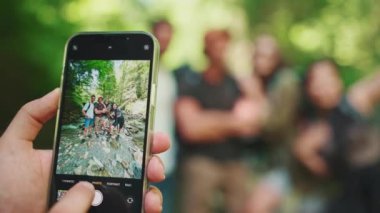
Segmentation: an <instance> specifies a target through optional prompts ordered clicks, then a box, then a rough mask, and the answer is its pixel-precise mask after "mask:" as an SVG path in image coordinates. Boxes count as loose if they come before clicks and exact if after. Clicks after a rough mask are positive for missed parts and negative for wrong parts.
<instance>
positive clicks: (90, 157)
mask: <svg viewBox="0 0 380 213" xmlns="http://www.w3.org/2000/svg"><path fill="white" fill-rule="evenodd" d="M149 66H150V61H149V60H71V61H69V63H68V65H67V67H66V75H65V84H64V87H65V89H64V90H65V92H64V97H63V105H62V108H61V110H62V112H61V123H60V125H61V128H60V135H59V137H58V140H59V149H58V159H57V169H56V173H57V174H65V175H85V176H97V177H115V178H132V179H141V177H142V163H143V149H144V141H145V120H146V108H147V100H148V81H149Z"/></svg>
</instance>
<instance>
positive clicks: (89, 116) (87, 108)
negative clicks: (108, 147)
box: [82, 95, 95, 140]
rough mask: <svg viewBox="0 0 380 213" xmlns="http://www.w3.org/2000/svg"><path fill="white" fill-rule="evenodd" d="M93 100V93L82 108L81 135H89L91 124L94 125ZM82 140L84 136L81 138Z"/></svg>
mask: <svg viewBox="0 0 380 213" xmlns="http://www.w3.org/2000/svg"><path fill="white" fill-rule="evenodd" d="M94 101H95V95H91V99H90V101H89V102H87V103H86V104H85V105H84V106H83V108H82V114H83V116H84V117H85V118H84V129H83V136H84V137H87V136H89V137H90V136H91V131H92V126H93V125H94V108H95V106H94ZM82 139H83V140H84V138H82Z"/></svg>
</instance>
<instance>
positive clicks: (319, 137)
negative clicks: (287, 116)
mask: <svg viewBox="0 0 380 213" xmlns="http://www.w3.org/2000/svg"><path fill="white" fill-rule="evenodd" d="M330 131H331V130H330V128H329V126H328V124H327V123H324V122H318V123H316V124H312V125H309V126H307V127H304V128H301V130H300V132H299V134H298V135H297V137H296V139H295V143H294V144H293V147H292V149H293V154H294V156H295V157H296V158H297V159H298V160H299V161H300V162H301V164H303V165H304V166H305V167H306V168H307V169H308V170H309V171H311V172H312V173H313V174H315V175H318V176H320V177H325V176H327V175H328V174H329V171H328V167H327V164H326V162H325V160H324V159H323V157H322V156H321V154H320V153H321V150H322V149H323V148H324V147H325V146H326V144H327V142H328V140H329V137H330V136H331V132H330Z"/></svg>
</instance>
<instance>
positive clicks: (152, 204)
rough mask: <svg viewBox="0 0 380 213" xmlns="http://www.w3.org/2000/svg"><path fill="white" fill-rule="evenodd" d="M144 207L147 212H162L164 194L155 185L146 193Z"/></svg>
mask: <svg viewBox="0 0 380 213" xmlns="http://www.w3.org/2000/svg"><path fill="white" fill-rule="evenodd" d="M144 209H145V212H146V213H157V212H162V194H161V192H160V190H158V189H157V188H156V187H154V186H151V187H150V189H149V191H148V192H147V193H146V195H145V202H144Z"/></svg>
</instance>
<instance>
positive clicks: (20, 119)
mask: <svg viewBox="0 0 380 213" xmlns="http://www.w3.org/2000/svg"><path fill="white" fill-rule="evenodd" d="M59 94H60V90H59V89H58V88H57V89H55V90H53V91H51V92H50V93H48V94H47V95H45V96H43V97H42V98H39V99H36V100H33V101H31V102H29V103H27V104H25V105H24V106H23V107H22V108H21V109H20V110H19V111H18V113H17V114H16V116H15V118H14V119H13V120H12V122H11V123H10V124H9V126H8V128H7V130H6V131H5V133H4V135H3V136H4V137H6V138H9V139H17V140H23V141H33V140H34V139H35V137H36V136H37V134H38V132H39V131H40V129H41V128H42V125H43V124H44V123H45V122H46V121H48V120H49V119H50V118H52V117H53V116H54V115H55V114H56V111H57V107H58V100H59Z"/></svg>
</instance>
